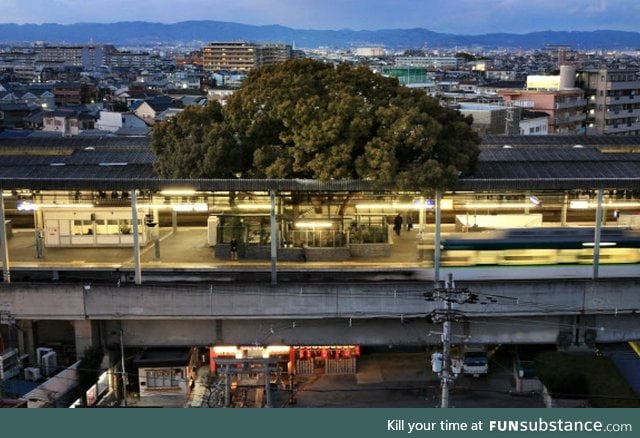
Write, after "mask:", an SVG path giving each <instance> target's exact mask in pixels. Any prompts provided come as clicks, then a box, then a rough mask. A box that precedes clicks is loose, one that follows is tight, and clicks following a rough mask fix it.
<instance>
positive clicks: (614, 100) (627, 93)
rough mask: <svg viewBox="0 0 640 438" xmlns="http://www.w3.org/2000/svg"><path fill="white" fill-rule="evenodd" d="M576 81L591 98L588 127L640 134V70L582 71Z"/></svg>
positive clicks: (588, 102)
mask: <svg viewBox="0 0 640 438" xmlns="http://www.w3.org/2000/svg"><path fill="white" fill-rule="evenodd" d="M576 84H577V85H578V86H579V87H580V88H582V89H584V90H585V93H586V98H587V129H588V131H589V132H590V133H594V134H596V133H597V134H608V135H638V134H640V72H638V70H637V69H616V70H609V69H585V70H579V71H578V74H577V81H576Z"/></svg>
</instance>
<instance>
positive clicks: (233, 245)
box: [229, 237, 238, 260]
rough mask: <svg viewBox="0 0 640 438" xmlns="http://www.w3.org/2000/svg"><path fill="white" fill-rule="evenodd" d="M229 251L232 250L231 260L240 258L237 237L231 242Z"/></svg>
mask: <svg viewBox="0 0 640 438" xmlns="http://www.w3.org/2000/svg"><path fill="white" fill-rule="evenodd" d="M229 251H230V252H231V260H238V241H237V240H236V238H235V237H234V238H232V239H231V242H229Z"/></svg>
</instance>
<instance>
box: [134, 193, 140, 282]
mask: <svg viewBox="0 0 640 438" xmlns="http://www.w3.org/2000/svg"><path fill="white" fill-rule="evenodd" d="M131 222H132V225H133V227H132V228H133V264H134V269H135V275H134V280H135V283H136V284H142V269H141V267H140V234H138V233H139V232H140V226H139V225H138V191H137V190H131Z"/></svg>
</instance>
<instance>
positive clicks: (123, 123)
mask: <svg viewBox="0 0 640 438" xmlns="http://www.w3.org/2000/svg"><path fill="white" fill-rule="evenodd" d="M122 128H125V129H133V128H147V124H146V123H145V122H144V120H142V119H141V118H140V117H138V116H137V115H135V114H134V113H119V112H115V111H100V114H99V117H98V120H97V121H96V129H98V130H101V131H109V132H117V131H119V130H121V129H122Z"/></svg>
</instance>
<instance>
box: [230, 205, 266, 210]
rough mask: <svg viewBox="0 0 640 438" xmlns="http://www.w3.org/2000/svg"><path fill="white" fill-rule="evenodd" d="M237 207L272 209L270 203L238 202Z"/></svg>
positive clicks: (244, 208) (240, 208)
mask: <svg viewBox="0 0 640 438" xmlns="http://www.w3.org/2000/svg"><path fill="white" fill-rule="evenodd" d="M236 208H238V209H239V210H271V204H270V203H256V204H238V205H236Z"/></svg>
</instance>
